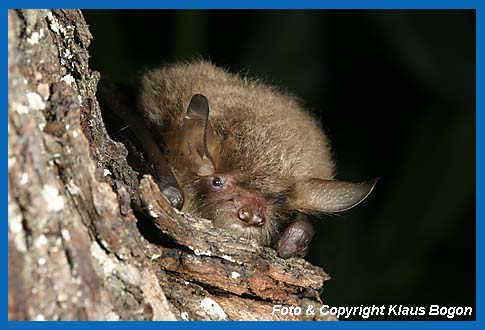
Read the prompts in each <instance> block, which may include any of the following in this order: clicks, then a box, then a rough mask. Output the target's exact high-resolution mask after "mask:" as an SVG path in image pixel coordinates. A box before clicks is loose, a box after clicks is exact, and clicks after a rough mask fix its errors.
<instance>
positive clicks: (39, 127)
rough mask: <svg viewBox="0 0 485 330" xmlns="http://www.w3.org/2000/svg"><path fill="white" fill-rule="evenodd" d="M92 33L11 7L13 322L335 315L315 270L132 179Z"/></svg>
mask: <svg viewBox="0 0 485 330" xmlns="http://www.w3.org/2000/svg"><path fill="white" fill-rule="evenodd" d="M91 38H92V36H91V34H90V32H89V29H88V27H87V25H86V22H85V21H84V18H83V17H82V14H81V12H80V11H78V10H53V11H51V10H18V11H10V12H9V15H8V59H9V63H8V70H9V77H8V93H9V102H8V111H9V112H8V114H9V118H8V139H9V142H8V143H9V150H8V172H9V173H8V179H9V191H8V214H9V220H8V258H9V268H8V281H9V283H8V286H9V291H8V316H9V319H10V320H44V319H46V320H59V319H62V320H74V319H77V320H85V319H88V320H118V319H129V320H162V319H163V320H219V319H227V320H246V319H265V320H270V319H332V318H331V317H330V318H329V317H327V316H322V315H320V314H319V313H318V309H319V308H320V307H321V306H322V302H321V300H320V297H319V293H320V291H321V289H322V286H323V282H324V281H326V280H327V279H329V276H328V275H327V274H326V273H325V272H324V271H323V270H322V269H321V268H319V267H315V266H312V265H311V264H309V263H308V262H306V261H304V260H302V259H290V260H283V259H280V258H278V257H276V254H275V252H274V251H273V250H272V249H269V248H261V247H258V246H257V245H256V244H255V243H254V242H251V241H244V240H241V239H235V238H232V237H230V236H228V235H227V234H226V233H224V232H222V231H221V230H219V229H217V228H213V227H212V225H211V222H210V221H208V220H204V219H194V218H191V217H190V216H188V215H184V214H181V213H180V212H177V211H175V210H174V209H172V208H171V207H170V206H169V205H168V203H167V202H166V201H165V200H164V199H163V198H162V197H161V195H160V192H159V190H158V187H157V185H156V184H155V183H154V181H153V179H152V178H151V177H150V176H149V175H145V176H143V178H142V179H141V181H140V180H139V174H140V173H138V172H136V171H135V170H134V169H133V168H132V167H131V166H130V165H129V164H128V162H127V156H128V151H127V149H126V147H125V145H123V144H122V143H120V142H115V141H113V140H112V139H111V138H110V136H109V135H108V133H107V131H106V128H105V123H104V122H103V117H102V114H101V111H100V108H99V105H98V102H97V99H96V90H97V83H98V80H99V74H98V73H97V72H94V71H91V70H90V69H89V63H88V59H89V53H88V51H87V48H88V46H89V43H90V40H91ZM147 226H148V227H149V226H152V227H151V228H150V230H149V232H150V233H151V234H147V230H146V228H147ZM153 233H155V234H153ZM274 304H282V305H295V306H300V307H302V309H303V313H302V315H281V314H274V315H273V314H272V310H273V305H274ZM307 306H312V307H314V311H316V313H315V314H314V315H306V313H305V310H306V307H307Z"/></svg>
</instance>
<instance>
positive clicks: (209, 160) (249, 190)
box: [178, 94, 377, 244]
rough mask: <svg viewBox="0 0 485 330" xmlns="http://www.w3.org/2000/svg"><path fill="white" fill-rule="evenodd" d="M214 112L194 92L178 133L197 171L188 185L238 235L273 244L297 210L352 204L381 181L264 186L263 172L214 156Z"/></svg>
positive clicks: (184, 156) (201, 207)
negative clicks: (257, 174)
mask: <svg viewBox="0 0 485 330" xmlns="http://www.w3.org/2000/svg"><path fill="white" fill-rule="evenodd" d="M209 117H210V106H209V102H208V100H207V98H206V97H205V96H203V95H201V94H196V95H194V96H193V97H192V99H191V101H190V104H189V106H188V109H187V111H186V113H185V117H184V119H183V122H182V125H181V130H180V135H179V136H178V140H179V143H178V145H179V155H178V157H179V162H180V164H181V165H183V166H184V167H185V168H188V169H189V171H190V172H191V173H193V174H194V175H193V176H192V177H191V178H190V179H189V180H191V181H192V182H190V183H189V184H188V185H190V186H192V187H194V188H193V190H194V192H195V195H196V196H197V198H198V200H197V201H196V202H195V204H196V205H197V210H198V213H199V214H200V215H203V216H204V217H207V218H209V219H211V220H213V221H214V223H215V224H216V225H217V226H219V227H222V228H227V229H229V230H230V231H231V232H233V233H235V234H236V235H239V236H242V237H247V238H253V239H256V240H258V241H259V242H260V243H262V244H270V243H271V242H272V241H273V240H274V238H275V235H276V234H277V233H278V232H279V231H280V230H281V229H282V228H283V226H284V225H286V224H287V223H288V222H289V221H291V219H292V217H294V215H296V214H297V212H302V213H306V214H319V213H335V212H341V211H345V210H348V209H350V208H352V207H354V206H355V205H357V204H359V203H360V202H362V201H363V200H364V199H365V198H366V197H367V196H368V195H369V194H370V192H371V191H372V189H373V187H374V185H375V183H376V181H377V180H372V181H369V182H364V183H352V182H343V181H336V180H325V179H320V178H305V179H301V178H299V179H297V180H286V181H285V180H283V181H284V182H282V183H281V184H279V185H276V184H266V186H268V185H270V186H273V187H275V186H278V187H279V189H276V190H274V191H271V189H265V187H264V184H261V182H259V185H258V183H257V182H256V183H255V181H258V178H255V177H254V176H253V177H248V175H247V173H245V171H244V170H243V169H241V167H239V168H238V167H237V166H236V167H231V166H228V164H224V163H221V162H218V161H217V159H214V158H213V157H212V155H211V150H217V148H218V147H217V146H214V145H212V143H213V141H216V140H217V139H214V138H213V136H215V135H216V134H215V133H214V132H212V128H211V126H210V120H209ZM275 143H277V141H275ZM231 152H233V153H237V152H238V150H231ZM234 157H236V158H237V155H234ZM241 157H242V156H241ZM268 176H271V175H266V177H265V176H264V175H260V177H259V181H261V180H262V181H264V182H266V183H268V182H271V181H272V178H271V177H269V178H268ZM274 180H278V179H276V178H275V179H274ZM274 180H273V181H274ZM279 181H281V180H279Z"/></svg>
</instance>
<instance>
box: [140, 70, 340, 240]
mask: <svg viewBox="0 0 485 330" xmlns="http://www.w3.org/2000/svg"><path fill="white" fill-rule="evenodd" d="M140 93H141V95H140V98H139V99H140V100H141V101H140V104H139V107H140V109H141V111H142V112H143V113H144V115H145V117H146V119H147V120H148V121H149V122H150V123H151V125H152V127H154V128H156V130H157V133H158V134H159V135H160V137H161V138H162V139H163V141H166V149H167V152H168V161H169V164H170V165H171V167H172V168H173V170H174V173H175V175H176V177H177V179H178V180H179V183H180V185H181V187H182V189H183V190H184V192H185V195H186V202H185V205H184V208H183V211H185V212H187V213H192V214H195V215H200V216H206V217H212V218H213V219H214V221H215V223H216V224H218V225H220V226H223V227H229V228H231V230H233V231H235V232H236V233H237V234H238V235H243V236H247V237H254V238H257V239H259V240H260V241H262V242H271V241H274V238H275V235H276V233H277V232H279V231H281V229H282V224H284V223H287V222H288V217H290V214H289V212H288V211H287V210H286V209H285V205H286V202H287V201H286V199H285V198H286V196H288V194H289V193H290V192H291V190H292V188H293V187H294V186H295V184H298V182H301V181H303V180H306V179H310V178H321V179H329V180H330V179H333V176H334V164H333V161H332V157H331V152H330V146H329V141H328V139H327V137H326V136H325V134H324V132H323V130H322V129H321V127H319V124H318V122H317V121H316V120H315V119H314V118H312V116H311V115H310V114H309V113H308V112H307V111H305V109H304V108H303V107H302V105H301V103H300V102H299V100H297V99H296V98H295V97H292V96H289V95H286V94H284V93H282V92H280V91H279V90H278V89H276V88H274V87H271V86H268V85H264V84H263V83H260V82H259V81H257V80H252V79H249V78H247V77H245V76H240V75H235V74H232V73H229V72H227V71H225V70H223V69H221V68H219V67H216V66H214V65H213V64H211V63H209V62H204V61H200V62H193V63H186V64H178V65H171V66H167V67H163V68H160V69H155V70H153V71H150V72H148V73H147V74H145V75H143V77H142V79H141V89H140ZM197 93H200V94H203V95H205V96H206V97H207V99H208V100H209V103H210V106H211V113H210V117H209V118H210V123H211V126H212V128H213V130H214V131H215V132H216V135H215V136H211V137H209V143H208V144H209V151H210V153H211V155H212V158H213V159H214V161H215V164H216V171H217V172H218V173H230V175H234V176H235V177H237V178H238V179H239V180H240V182H241V184H243V185H244V186H245V187H248V189H250V190H251V191H257V192H259V193H261V194H262V196H264V198H267V199H268V200H269V202H268V204H269V209H268V210H267V212H268V214H269V215H270V217H271V218H272V219H270V221H267V223H268V224H265V226H264V228H263V229H262V230H261V229H260V228H245V229H244V230H240V229H241V228H239V227H238V226H234V224H233V223H231V222H230V221H229V222H228V221H227V219H224V214H222V215H221V214H218V208H217V207H216V206H214V203H215V204H216V205H217V201H216V202H214V203H212V201H211V197H210V196H211V195H210V193H209V194H208V198H205V199H204V198H201V197H204V196H201V195H203V194H204V192H203V191H204V189H203V188H201V187H202V186H203V184H204V183H203V182H201V181H204V180H205V178H198V177H196V176H194V175H193V174H192V173H189V172H188V170H187V169H186V168H185V167H184V166H181V164H177V158H176V157H170V156H171V155H172V156H174V155H176V153H177V149H176V146H175V145H174V143H171V141H174V140H175V135H174V134H175V133H174V132H177V131H178V130H179V128H180V123H181V122H182V119H183V117H184V114H185V111H186V109H187V106H188V104H189V102H190V99H191V97H192V96H193V95H194V94H197ZM231 177H232V176H231ZM259 193H258V194H259ZM232 227H236V228H232Z"/></svg>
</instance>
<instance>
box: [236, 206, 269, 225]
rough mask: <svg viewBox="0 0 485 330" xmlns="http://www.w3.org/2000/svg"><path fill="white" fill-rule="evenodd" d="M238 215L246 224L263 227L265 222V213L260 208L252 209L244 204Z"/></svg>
mask: <svg viewBox="0 0 485 330" xmlns="http://www.w3.org/2000/svg"><path fill="white" fill-rule="evenodd" d="M237 216H238V218H239V220H241V221H243V222H244V223H245V224H246V226H255V227H261V226H262V225H264V222H265V219H264V215H263V213H262V212H261V210H259V209H254V210H251V209H250V208H248V207H244V206H243V207H241V208H240V209H239V210H238V212H237Z"/></svg>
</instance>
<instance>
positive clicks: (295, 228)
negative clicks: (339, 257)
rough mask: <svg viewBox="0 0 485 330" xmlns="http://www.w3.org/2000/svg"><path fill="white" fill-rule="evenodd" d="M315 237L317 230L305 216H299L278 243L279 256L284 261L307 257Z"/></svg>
mask: <svg viewBox="0 0 485 330" xmlns="http://www.w3.org/2000/svg"><path fill="white" fill-rule="evenodd" d="M313 235H315V230H314V229H313V225H312V224H311V222H310V220H309V219H308V217H307V216H306V215H303V214H300V215H298V216H297V218H296V219H295V221H294V222H292V223H291V224H290V225H289V226H288V227H287V228H286V230H285V231H284V232H283V235H282V236H281V238H280V240H279V241H278V245H277V252H278V256H279V257H280V258H283V259H288V258H292V257H300V258H303V257H305V256H306V255H307V253H308V250H309V249H310V242H311V240H312V238H313Z"/></svg>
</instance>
